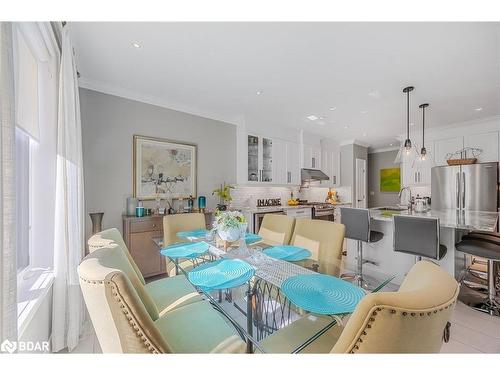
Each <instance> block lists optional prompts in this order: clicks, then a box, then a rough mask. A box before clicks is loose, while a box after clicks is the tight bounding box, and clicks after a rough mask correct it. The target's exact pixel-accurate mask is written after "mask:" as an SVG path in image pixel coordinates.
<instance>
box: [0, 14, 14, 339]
mask: <svg viewBox="0 0 500 375" xmlns="http://www.w3.org/2000/svg"><path fill="white" fill-rule="evenodd" d="M12 61H13V52H12V24H11V23H10V22H0V195H1V198H2V199H1V201H0V228H1V229H0V342H4V340H6V339H8V340H10V341H17V267H16V263H17V262H16V245H15V238H16V228H15V205H16V197H15V189H14V184H15V177H14V129H15V125H14V122H15V117H14V113H15V112H14V103H15V96H14V71H13V69H14V67H13V65H12Z"/></svg>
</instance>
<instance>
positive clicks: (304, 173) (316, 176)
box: [300, 168, 330, 182]
mask: <svg viewBox="0 0 500 375" xmlns="http://www.w3.org/2000/svg"><path fill="white" fill-rule="evenodd" d="M300 179H301V180H302V182H310V181H326V180H329V179H330V177H328V176H327V175H326V174H325V173H324V172H322V171H320V170H319V169H310V168H302V169H301V170H300Z"/></svg>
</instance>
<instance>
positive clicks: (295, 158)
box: [285, 142, 300, 185]
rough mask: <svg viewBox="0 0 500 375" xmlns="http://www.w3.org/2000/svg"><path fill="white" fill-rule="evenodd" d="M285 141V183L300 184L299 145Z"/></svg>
mask: <svg viewBox="0 0 500 375" xmlns="http://www.w3.org/2000/svg"><path fill="white" fill-rule="evenodd" d="M285 143H286V172H287V173H286V174H287V176H286V183H287V184H290V185H300V156H299V145H298V144H297V143H294V142H285Z"/></svg>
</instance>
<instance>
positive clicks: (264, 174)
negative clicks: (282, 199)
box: [247, 134, 274, 183]
mask: <svg viewBox="0 0 500 375" xmlns="http://www.w3.org/2000/svg"><path fill="white" fill-rule="evenodd" d="M247 146H248V148H247V154H248V155H247V156H248V164H247V167H248V170H247V181H248V182H265V183H272V182H273V177H274V173H273V170H274V169H273V156H274V155H273V140H272V139H271V138H266V137H259V136H255V135H250V134H249V135H248V136H247Z"/></svg>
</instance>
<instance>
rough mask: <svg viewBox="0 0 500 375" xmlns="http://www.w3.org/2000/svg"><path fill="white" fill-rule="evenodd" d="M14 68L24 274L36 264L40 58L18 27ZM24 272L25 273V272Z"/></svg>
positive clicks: (20, 247)
mask: <svg viewBox="0 0 500 375" xmlns="http://www.w3.org/2000/svg"><path fill="white" fill-rule="evenodd" d="M14 35H15V43H14V67H15V91H16V130H15V133H16V134H15V156H16V160H15V163H16V164H15V165H16V171H15V174H16V176H15V179H16V220H17V223H16V224H17V233H16V240H17V271H18V274H21V273H22V272H23V271H25V270H27V269H28V268H30V266H31V265H32V240H31V234H32V230H31V224H32V215H31V211H32V203H33V200H32V198H31V197H32V183H31V180H32V175H33V168H32V158H33V157H34V155H33V152H34V150H35V148H34V147H32V146H33V144H34V143H36V140H38V138H39V135H40V134H39V129H38V128H39V111H38V109H39V108H38V107H39V105H38V103H39V93H38V84H39V82H38V80H39V77H38V68H39V66H38V65H39V64H38V60H37V58H35V55H34V54H33V52H32V51H33V48H32V47H31V45H30V43H28V41H29V39H26V38H25V36H24V33H23V32H22V31H21V29H20V28H16V29H15V34H14ZM23 275H24V274H23Z"/></svg>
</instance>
